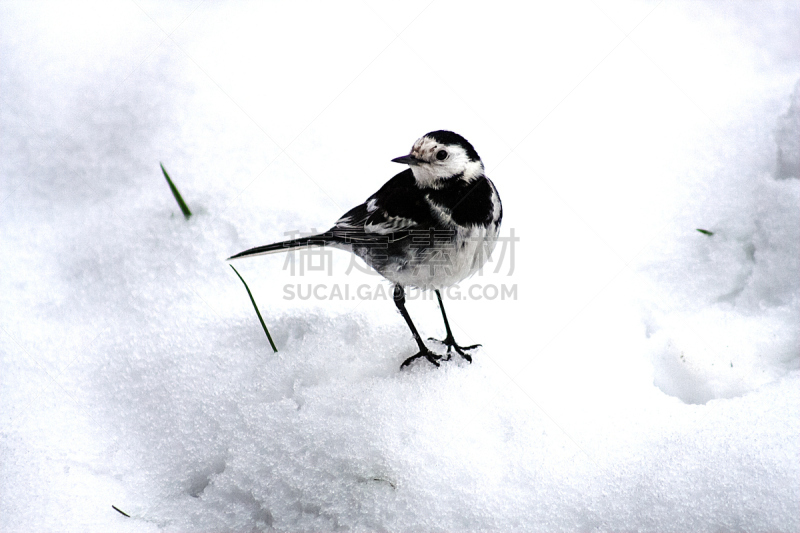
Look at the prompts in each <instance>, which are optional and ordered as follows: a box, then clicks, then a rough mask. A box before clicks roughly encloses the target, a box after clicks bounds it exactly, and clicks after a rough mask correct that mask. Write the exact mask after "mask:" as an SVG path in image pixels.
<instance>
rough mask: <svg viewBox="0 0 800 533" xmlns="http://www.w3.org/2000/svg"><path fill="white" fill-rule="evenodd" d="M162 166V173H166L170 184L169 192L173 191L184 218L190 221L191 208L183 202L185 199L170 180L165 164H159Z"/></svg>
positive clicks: (165, 175)
mask: <svg viewBox="0 0 800 533" xmlns="http://www.w3.org/2000/svg"><path fill="white" fill-rule="evenodd" d="M159 165H161V172H163V173H164V177H165V178H167V183H168V184H169V190H171V191H172V196H174V197H175V201H176V202H178V205H179V206H180V208H181V211H182V212H183V216H184V217H186V220H189V217H190V216H192V212H191V211H189V206H187V205H186V202H184V201H183V197H182V196H181V193H179V192H178V188H177V187H176V186H175V184H174V183H172V180H171V179H170V178H169V174H167V169H165V168H164V163H159Z"/></svg>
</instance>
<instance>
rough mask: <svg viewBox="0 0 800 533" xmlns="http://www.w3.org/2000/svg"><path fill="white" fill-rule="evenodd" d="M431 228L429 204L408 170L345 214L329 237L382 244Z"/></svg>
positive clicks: (432, 221) (431, 215) (432, 223)
mask: <svg viewBox="0 0 800 533" xmlns="http://www.w3.org/2000/svg"><path fill="white" fill-rule="evenodd" d="M434 224H435V220H434V218H433V214H432V213H431V210H430V204H429V203H428V202H427V201H426V200H425V197H424V195H423V194H422V192H421V191H420V189H419V187H417V185H416V180H415V179H414V175H413V174H412V173H411V170H410V169H409V170H406V171H404V172H401V173H400V174H398V175H396V176H395V177H394V178H392V179H391V180H389V181H388V182H386V184H385V185H384V186H383V187H381V188H380V189H379V190H378V192H376V193H375V194H373V195H372V196H370V197H369V198H368V199H367V201H366V202H364V203H363V204H361V205H359V206H356V207H354V208H353V209H351V210H350V211H348V212H347V213H345V214H344V215H343V216H342V218H340V219H339V220H338V221H337V222H336V225H335V226H334V227H333V228H332V229H331V233H333V234H334V235H335V236H337V237H341V238H345V239H347V240H348V241H349V242H373V241H375V242H377V241H382V242H386V241H387V239H388V240H389V241H396V240H399V239H404V238H406V237H408V236H409V235H410V234H411V233H412V232H413V231H417V230H428V229H429V228H431V227H432V225H434Z"/></svg>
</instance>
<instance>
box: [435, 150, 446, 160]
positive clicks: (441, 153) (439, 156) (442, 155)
mask: <svg viewBox="0 0 800 533" xmlns="http://www.w3.org/2000/svg"><path fill="white" fill-rule="evenodd" d="M436 159H438V160H439V161H444V160H445V159H447V152H445V151H444V150H439V152H438V153H437V154H436Z"/></svg>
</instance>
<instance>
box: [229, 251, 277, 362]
mask: <svg viewBox="0 0 800 533" xmlns="http://www.w3.org/2000/svg"><path fill="white" fill-rule="evenodd" d="M228 266H229V267H231V268H233V265H228ZM233 271H234V272H236V275H237V276H239V279H240V280H242V283H244V288H245V289H247V295H248V296H249V297H250V301H251V302H252V303H253V309H255V310H256V314H257V315H258V320H259V321H260V322H261V327H262V328H264V333H266V334H267V339H269V344H270V346H272V349H273V351H274V352H275V353H278V348H276V347H275V343H274V342H272V336H271V335H270V334H269V331H268V330H267V325H266V324H264V319H263V318H261V312H260V311H259V310H258V306H257V305H256V301H255V299H254V298H253V293H252V292H250V287H248V286H247V282H246V281H245V280H244V278H243V277H242V275H241V274H239V271H238V270H236V269H235V268H233Z"/></svg>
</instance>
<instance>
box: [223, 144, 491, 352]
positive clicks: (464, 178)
mask: <svg viewBox="0 0 800 533" xmlns="http://www.w3.org/2000/svg"><path fill="white" fill-rule="evenodd" d="M392 161H394V162H395V163H402V164H404V165H408V167H409V168H407V169H406V170H404V171H403V172H401V173H399V174H397V175H396V176H395V177H393V178H392V179H390V180H389V181H388V182H386V184H384V186H383V187H381V188H380V189H379V190H378V192H376V193H375V194H373V195H372V196H370V197H369V198H368V199H367V201H366V202H364V203H363V204H361V205H359V206H356V207H354V208H353V209H351V210H350V211H348V212H347V213H345V214H344V215H343V216H342V217H341V218H340V219H339V220H337V221H336V224H335V225H334V226H333V227H332V228H331V229H330V230H328V231H327V232H325V233H321V234H319V235H314V236H311V237H303V238H300V239H293V240H289V241H284V242H277V243H274V244H268V245H266V246H259V247H257V248H251V249H250V250H245V251H244V252H241V253H238V254H236V255H234V256H232V257H229V258H228V259H236V258H240V257H248V256H253V255H261V254H268V253H276V252H285V251H288V250H291V249H295V248H301V247H305V246H333V247H336V248H340V249H343V250H347V251H349V252H352V253H354V254H356V255H357V256H358V257H360V258H361V259H363V260H364V262H365V263H366V264H368V265H369V266H371V267H372V268H374V269H375V270H376V271H378V273H380V274H381V275H382V276H383V277H385V278H386V279H388V280H389V281H391V282H392V283H394V303H395V305H397V309H398V310H399V311H400V314H401V315H403V318H404V319H405V321H406V324H408V327H409V329H411V333H412V334H413V335H414V340H415V341H417V345H418V346H419V352H418V353H417V354H416V355H413V356H411V357H409V358H408V359H406V360H405V361H404V362H403V364H402V365H401V368H402V367H404V366H407V365H408V364H410V363H411V361H413V360H415V359H417V358H420V357H424V358H426V359H427V360H428V361H430V362H431V363H433V364H434V365H436V366H439V362H438V360H439V359H441V358H442V356H440V355H438V354H435V353H433V352H431V351H430V350H429V349H428V347H427V346H425V343H424V342H423V341H422V338H421V337H420V335H419V332H417V328H416V327H415V326H414V323H413V322H412V321H411V317H410V316H409V315H408V311H407V310H406V306H405V290H404V287H406V286H409V287H418V288H420V289H422V290H428V289H433V290H435V291H436V298H437V299H438V300H439V307H440V309H441V311H442V318H443V319H444V326H445V329H446V331H447V336H446V337H445V339H444V340H442V341H438V340H436V339H432V338H431V339H429V340H433V341H436V342H439V343H441V344H444V345H446V346H447V358H446V360H449V359H450V352H451V350H455V351H456V352H457V353H458V354H459V355H460V356H461V357H463V358H464V359H466V360H467V361H469V362H472V357H471V356H470V355H469V354H468V353H467V352H468V351H470V350H472V349H474V348H477V347H478V346H480V345H479V344H476V345H474V346H459V345H458V344H457V343H456V341H455V339H454V338H453V332H452V330H451V329H450V324H449V323H448V321H447V314H445V311H444V304H443V303H442V295H441V293H440V292H439V289H441V288H445V287H449V286H451V285H454V284H456V283H458V282H459V281H461V280H463V279H465V278H467V277H469V276H471V275H472V274H474V273H475V272H477V271H478V269H480V268H481V266H483V264H484V263H485V262H486V260H487V259H488V258H489V254H491V252H492V250H493V249H494V245H495V242H496V240H497V234H498V231H499V229H500V221H501V220H502V218H503V207H502V204H501V203H500V196H499V195H498V194H497V189H496V188H495V186H494V184H493V183H492V182H491V181H490V180H489V178H487V177H486V175H485V174H484V168H483V162H482V161H481V158H480V157H479V156H478V153H477V152H476V151H475V148H473V147H472V145H471V144H470V143H469V142H468V141H467V140H466V139H465V138H464V137H462V136H461V135H458V134H457V133H453V132H451V131H443V130H442V131H432V132H430V133H428V134H427V135H425V136H424V137H422V138H420V139H419V140H417V142H415V143H414V146H413V147H412V148H411V153H409V154H408V155H404V156H402V157H398V158H396V159H392Z"/></svg>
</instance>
